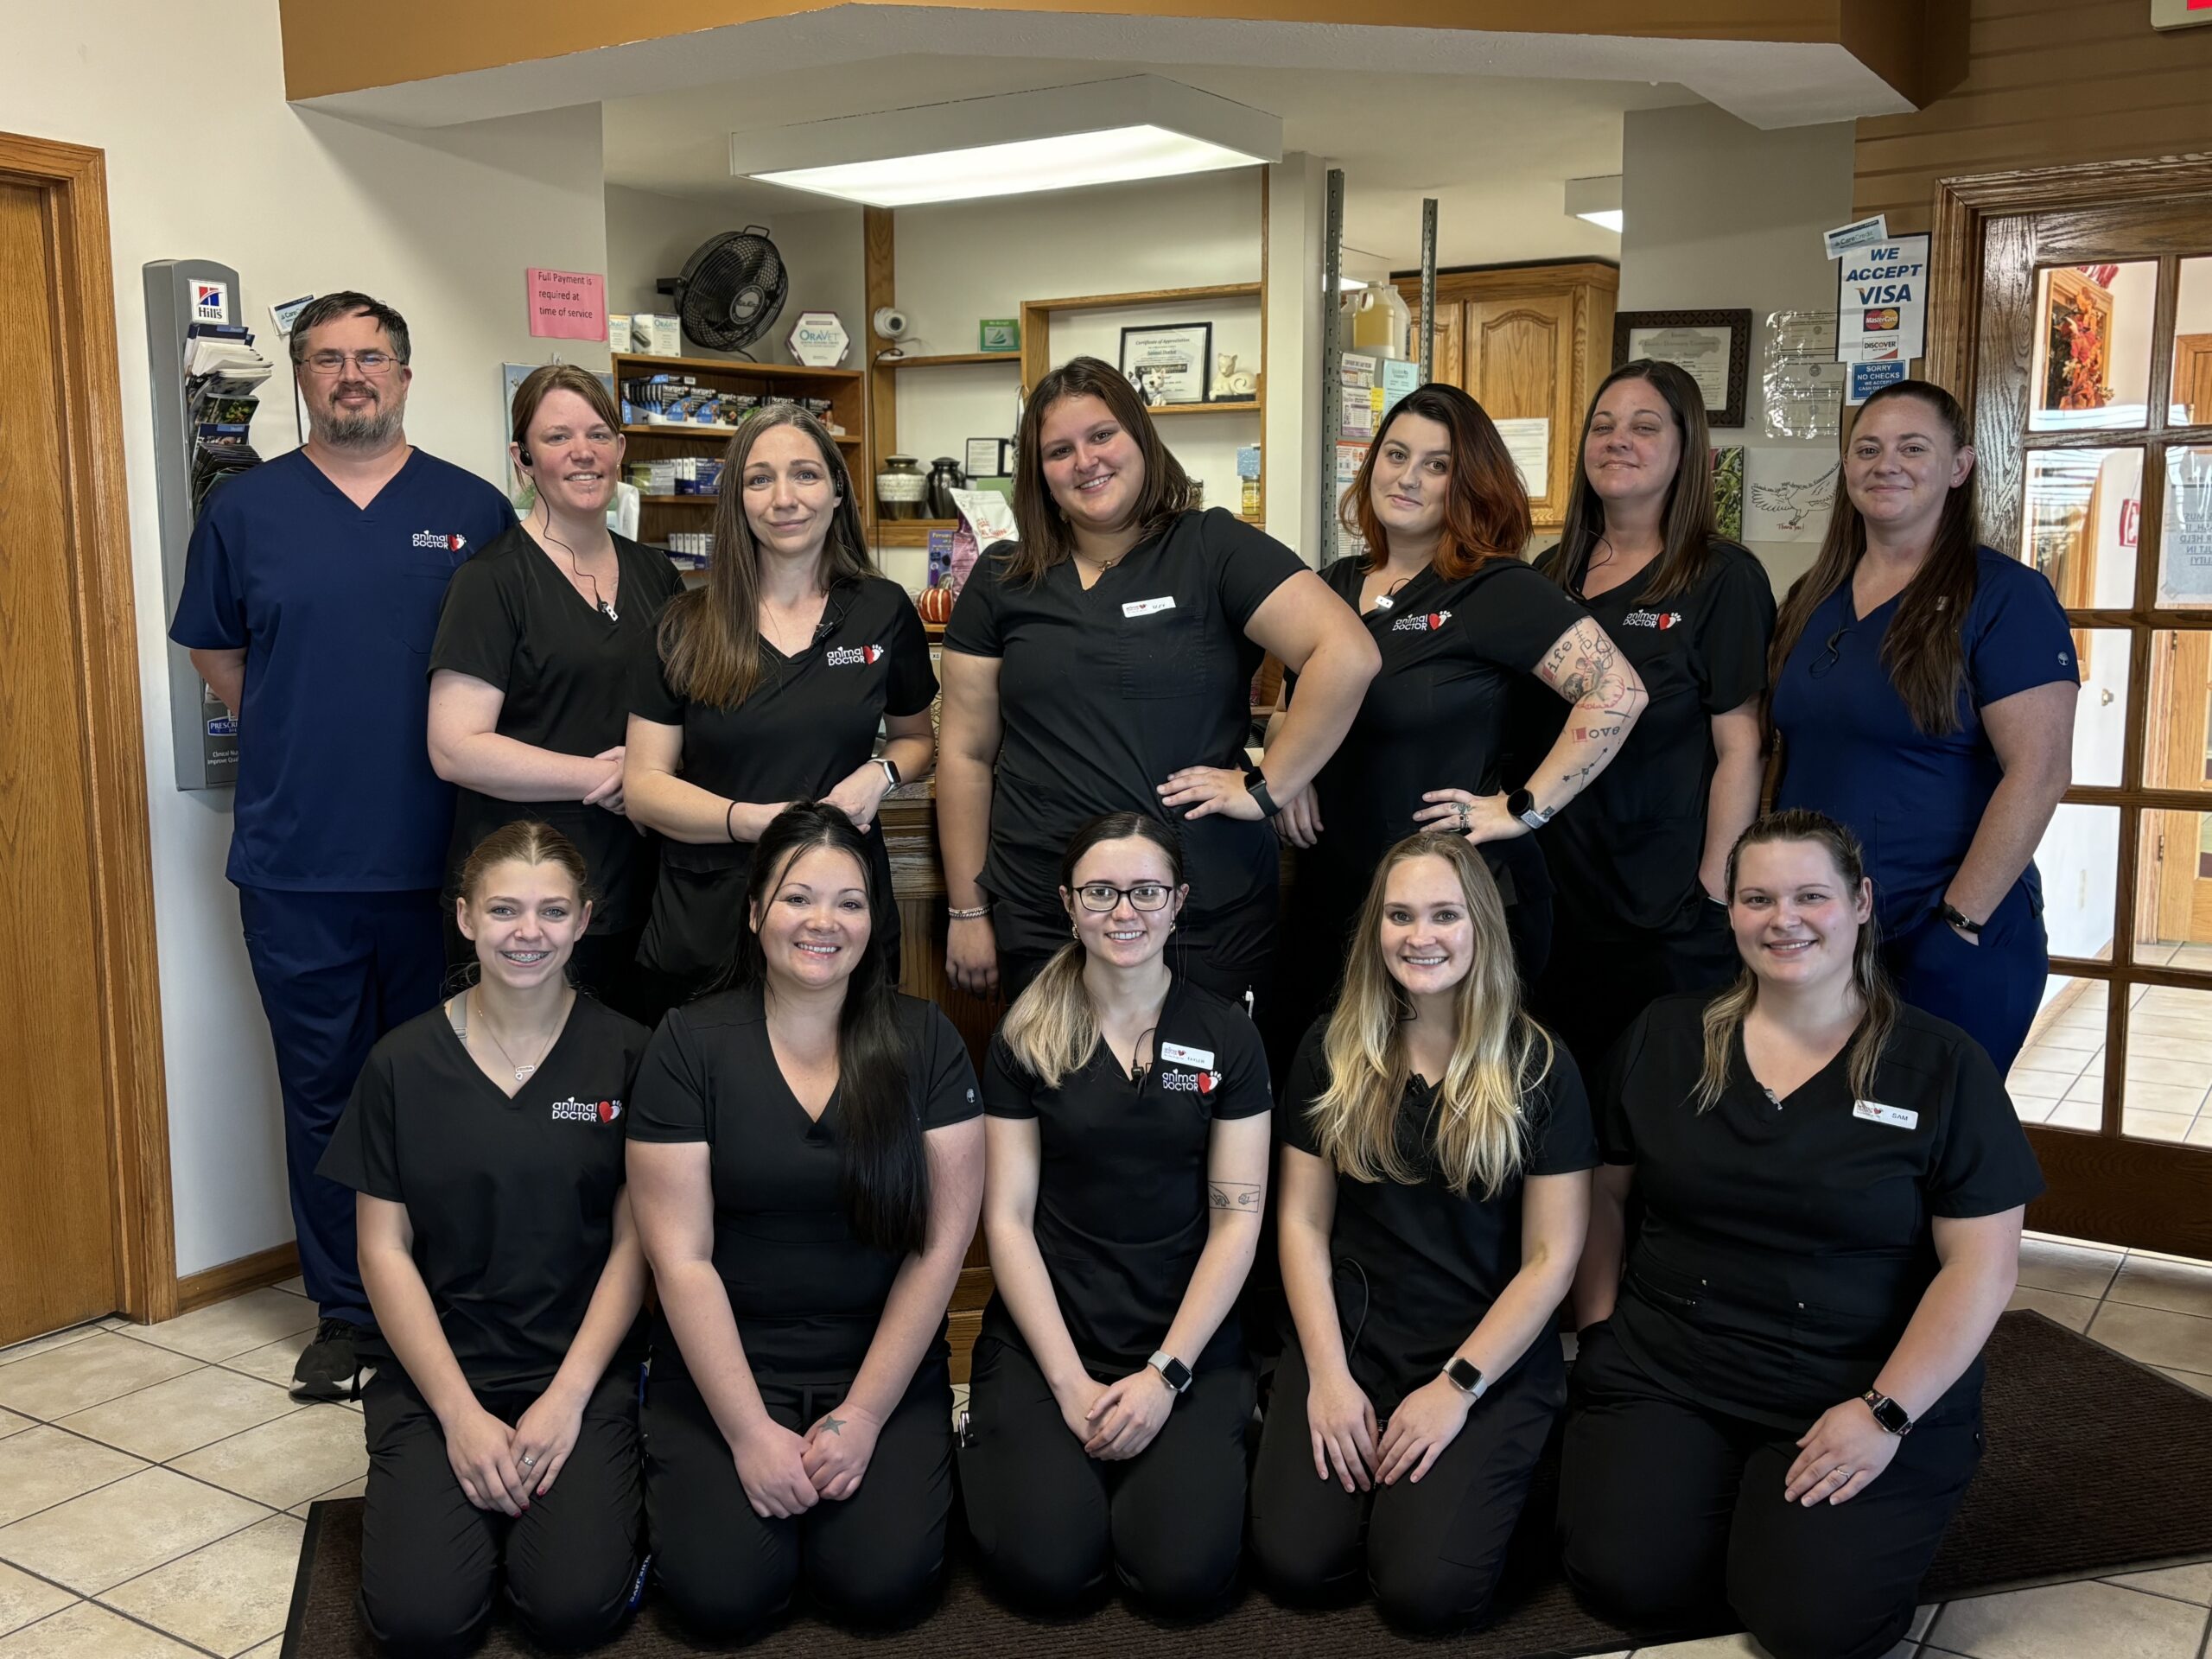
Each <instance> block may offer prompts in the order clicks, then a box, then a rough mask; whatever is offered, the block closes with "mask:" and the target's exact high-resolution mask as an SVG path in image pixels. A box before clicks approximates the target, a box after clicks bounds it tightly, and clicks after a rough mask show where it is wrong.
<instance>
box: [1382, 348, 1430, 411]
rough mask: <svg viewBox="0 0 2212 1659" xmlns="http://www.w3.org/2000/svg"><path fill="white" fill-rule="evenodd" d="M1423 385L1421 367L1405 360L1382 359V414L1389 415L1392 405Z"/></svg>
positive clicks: (1395, 358) (1394, 358)
mask: <svg viewBox="0 0 2212 1659" xmlns="http://www.w3.org/2000/svg"><path fill="white" fill-rule="evenodd" d="M1420 385H1421V365H1420V364H1418V363H1412V362H1408V361H1407V360H1406V359H1403V358H1397V357H1386V358H1384V359H1383V413H1384V414H1386V415H1387V414H1389V411H1390V405H1391V404H1395V403H1396V402H1397V401H1398V399H1399V398H1401V397H1404V396H1405V395H1406V394H1407V393H1408V392H1409V391H1414V390H1415V389H1417V388H1418V387H1419V386H1420Z"/></svg>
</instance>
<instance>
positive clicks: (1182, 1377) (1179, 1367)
mask: <svg viewBox="0 0 2212 1659" xmlns="http://www.w3.org/2000/svg"><path fill="white" fill-rule="evenodd" d="M1145 1363H1147V1364H1148V1365H1150V1366H1151V1367H1152V1369H1153V1370H1155V1371H1158V1372H1159V1373H1160V1381H1161V1382H1163V1383H1166V1385H1167V1391H1168V1393H1170V1394H1178V1395H1179V1394H1181V1393H1182V1392H1183V1390H1184V1389H1187V1388H1189V1387H1190V1386H1191V1368H1190V1367H1189V1366H1187V1365H1185V1363H1183V1362H1182V1361H1181V1360H1179V1359H1178V1358H1176V1357H1175V1356H1174V1355H1173V1354H1171V1353H1169V1352H1168V1351H1166V1349H1165V1348H1163V1349H1161V1350H1160V1351H1159V1352H1158V1353H1156V1354H1154V1356H1153V1357H1151V1358H1150V1359H1148V1360H1147V1361H1146V1362H1145Z"/></svg>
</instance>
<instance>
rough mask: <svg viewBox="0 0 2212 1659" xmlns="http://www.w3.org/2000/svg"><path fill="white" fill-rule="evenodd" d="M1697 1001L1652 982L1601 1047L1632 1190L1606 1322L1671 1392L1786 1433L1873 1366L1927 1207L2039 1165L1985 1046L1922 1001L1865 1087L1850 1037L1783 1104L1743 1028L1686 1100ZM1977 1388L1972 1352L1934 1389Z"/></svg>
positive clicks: (2027, 1196)
mask: <svg viewBox="0 0 2212 1659" xmlns="http://www.w3.org/2000/svg"><path fill="white" fill-rule="evenodd" d="M1705 1006H1706V999H1705V998H1703V997H1699V996H1669V997H1662V998H1661V999H1660V1000H1659V1001H1656V1002H1654V1003H1653V1004H1652V1005H1651V1006H1650V1007H1649V1008H1648V1009H1646V1010H1645V1011H1644V1012H1643V1014H1641V1015H1639V1016H1638V1017H1637V1020H1636V1022H1635V1023H1634V1024H1633V1025H1631V1026H1630V1027H1629V1029H1628V1032H1627V1033H1626V1034H1625V1035H1624V1037H1623V1038H1622V1039H1621V1042H1620V1046H1619V1047H1618V1048H1617V1049H1616V1050H1615V1051H1614V1052H1613V1058H1612V1061H1611V1070H1610V1075H1609V1077H1608V1079H1607V1084H1606V1089H1605V1104H1604V1109H1603V1112H1602V1115H1601V1121H1600V1123H1599V1137H1600V1139H1601V1140H1602V1141H1603V1143H1604V1147H1605V1161H1606V1162H1608V1163H1614V1164H1632V1165H1634V1166H1635V1168H1636V1190H1637V1193H1638V1194H1639V1195H1640V1196H1641V1198H1642V1199H1643V1230H1642V1231H1641V1232H1640V1233H1639V1234H1638V1236H1637V1241H1636V1244H1635V1247H1634V1249H1632V1251H1631V1252H1630V1256H1629V1262H1628V1273H1627V1276H1626V1278H1625V1280H1624V1282H1623V1284H1622V1286H1621V1294H1620V1300H1619V1303H1618V1306H1617V1307H1616V1308H1615V1311H1614V1313H1613V1317H1612V1322H1611V1323H1612V1328H1613V1333H1614V1334H1615V1335H1616V1336H1618V1338H1620V1343H1621V1346H1622V1347H1623V1348H1624V1349H1625V1350H1626V1351H1627V1352H1628V1354H1629V1356H1630V1357H1631V1358H1632V1359H1634V1360H1635V1361H1636V1362H1637V1363H1638V1364H1639V1365H1641V1366H1643V1369H1644V1370H1646V1371H1647V1372H1649V1374H1650V1375H1651V1376H1652V1377H1653V1378H1654V1379H1655V1380H1656V1381H1657V1382H1659V1383H1662V1385H1664V1386H1665V1387H1667V1388H1669V1389H1673V1390H1675V1392H1676V1393H1679V1394H1680V1395H1682V1396H1683V1397H1684V1398H1686V1399H1688V1400H1691V1401H1693V1402H1696V1403H1698V1404H1700V1405H1702V1406H1706V1407H1709V1408H1713V1409H1714V1410H1717V1411H1722V1412H1726V1413H1729V1414H1732V1415H1734V1416H1738V1417H1743V1418H1747V1419H1749V1420H1751V1421H1754V1422H1759V1423H1765V1424H1768V1425H1770V1426H1772V1427H1776V1428H1779V1429H1783V1430H1785V1431H1787V1432H1789V1433H1799V1432H1802V1430H1803V1429H1804V1428H1805V1427H1807V1426H1808V1424H1810V1423H1811V1422H1812V1421H1813V1420H1814V1419H1815V1418H1816V1417H1818V1416H1819V1415H1820V1414H1821V1413H1822V1412H1824V1411H1826V1410H1827V1408H1829V1407H1831V1406H1834V1405H1835V1404H1837V1403H1838V1402H1841V1401H1845V1400H1850V1399H1853V1398H1856V1397H1857V1396H1858V1395H1861V1394H1863V1393H1865V1392H1866V1390H1867V1389H1870V1388H1872V1386H1873V1383H1874V1378H1875V1376H1876V1374H1877V1373H1878V1372H1879V1371H1880V1370H1881V1369H1882V1366H1883V1365H1884V1363H1886V1362H1887V1360H1888V1359H1889V1357H1890V1353H1891V1350H1892V1349H1894V1348H1895V1347H1896V1346H1897V1338H1900V1337H1901V1336H1903V1335H1904V1328H1905V1325H1907V1324H1908V1323H1909V1322H1910V1320H1911V1319H1912V1316H1913V1313H1914V1312H1915V1311H1916V1309H1917V1308H1918V1307H1919V1306H1920V1299H1921V1297H1922V1296H1923V1294H1925V1293H1926V1291H1927V1289H1928V1287H1929V1283H1930V1281H1933V1280H1934V1278H1935V1277H1936V1266H1937V1263H1936V1247H1935V1237H1934V1230H1933V1226H1932V1222H1933V1218H1934V1217H1937V1216H1948V1217H1973V1216H1990V1215H1997V1214H1999V1213H2001V1212H2002V1211H2006V1210H2010V1209H2012V1208H2013V1207H2014V1206H2015V1205H2024V1204H2026V1203H2027V1202H2029V1200H2031V1199H2032V1198H2035V1197H2036V1196H2037V1194H2038V1193H2040V1192H2042V1191H2043V1175H2042V1173H2041V1172H2040V1171H2038V1170H2037V1167H2036V1160H2035V1154H2034V1153H2032V1152H2031V1151H2030V1150H2029V1147H2028V1139H2027V1135H2025V1133H2024V1132H2023V1131H2022V1129H2021V1128H2020V1122H2019V1119H2018V1116H2016V1115H2015V1114H2014V1112H2013V1109H2012V1102H2011V1101H2010V1100H2009V1099H2008V1098H2007V1097H2006V1096H2005V1085H2004V1084H2003V1083H2002V1082H2001V1081H2000V1080H1999V1077H1998V1075H1997V1069H1996V1067H1995V1066H1993V1065H1991V1064H1990V1061H1989V1057H1988V1056H1987V1055H1986V1054H1985V1053H1983V1052H1982V1051H1981V1048H1980V1046H1979V1045H1978V1044H1976V1043H1975V1042H1974V1039H1972V1038H1971V1037H1968V1036H1967V1034H1966V1033H1964V1032H1962V1031H1961V1030H1960V1029H1959V1028H1958V1027H1956V1026H1953V1025H1948V1024H1946V1023H1945V1022H1944V1021H1942V1020H1938V1019H1936V1018H1935V1017H1934V1016H1932V1015H1930V1014H1923V1013H1921V1012H1920V1011H1919V1010H1918V1009H1917V1008H1911V1007H1900V1008H1899V1009H1898V1010H1897V1024H1896V1026H1895V1027H1893V1028H1892V1030H1891V1033H1890V1038H1889V1041H1888V1042H1887V1043H1886V1044H1885V1046H1884V1052H1883V1055H1882V1060H1881V1065H1880V1066H1879V1067H1878V1070H1877V1071H1876V1072H1875V1080H1874V1088H1873V1091H1872V1098H1871V1099H1866V1100H1860V1099H1858V1098H1856V1097H1855V1096H1853V1093H1852V1090H1851V1083H1850V1065H1851V1049H1850V1046H1849V1045H1846V1046H1845V1047H1844V1049H1843V1051H1842V1052H1840V1053H1839V1054H1838V1055H1837V1056H1836V1057H1835V1058H1834V1060H1832V1061H1830V1062H1829V1063H1828V1065H1827V1066H1826V1067H1825V1068H1824V1069H1823V1070H1822V1071H1820V1072H1819V1073H1818V1074H1817V1075H1815V1077H1812V1078H1811V1079H1810V1080H1809V1081H1808V1082H1807V1083H1806V1084H1803V1085H1802V1087H1801V1088H1799V1089H1798V1090H1796V1091H1795V1092H1794V1093H1792V1094H1790V1095H1789V1096H1787V1097H1786V1098H1785V1099H1784V1100H1783V1102H1782V1103H1780V1104H1779V1105H1777V1103H1775V1102H1774V1101H1773V1100H1771V1099H1770V1098H1769V1097H1768V1096H1767V1093H1766V1091H1765V1090H1764V1089H1763V1088H1761V1087H1760V1085H1759V1084H1758V1082H1757V1081H1756V1080H1755V1079H1754V1078H1753V1077H1752V1076H1751V1069H1750V1067H1749V1066H1748V1065H1746V1064H1745V1059H1744V1046H1743V1039H1742V1036H1741V1034H1740V1033H1738V1038H1737V1041H1736V1045H1735V1049H1734V1053H1733V1057H1732V1061H1731V1064H1730V1067H1729V1079H1728V1086H1727V1089H1726V1092H1724V1093H1723V1094H1722V1096H1721V1097H1720V1099H1719V1102H1718V1103H1716V1104H1715V1105H1714V1106H1713V1109H1711V1110H1710V1111H1706V1112H1700V1111H1699V1110H1698V1109H1697V1106H1696V1103H1694V1100H1693V1099H1692V1098H1691V1096H1692V1094H1693V1093H1694V1090H1695V1089H1696V1087H1697V1080H1698V1076H1699V1071H1700V1067H1701V1065H1702V1064H1703V1057H1704V1047H1705V1029H1704V1014H1705ZM1980 1391H1981V1361H1980V1358H1979V1357H1977V1358H1976V1359H1975V1361H1974V1363H1973V1364H1972V1365H1971V1366H1969V1367H1968V1368H1967V1370H1966V1372H1965V1374H1964V1375H1963V1376H1961V1377H1960V1379H1959V1381H1958V1382H1957V1383H1955V1385H1954V1386H1953V1387H1952V1389H1951V1390H1950V1392H1949V1393H1948V1394H1947V1395H1944V1397H1943V1399H1942V1401H1941V1402H1938V1403H1939V1405H1940V1406H1943V1407H1948V1408H1961V1409H1966V1410H1972V1409H1974V1408H1975V1407H1976V1406H1977V1405H1978V1403H1979V1401H1980Z"/></svg>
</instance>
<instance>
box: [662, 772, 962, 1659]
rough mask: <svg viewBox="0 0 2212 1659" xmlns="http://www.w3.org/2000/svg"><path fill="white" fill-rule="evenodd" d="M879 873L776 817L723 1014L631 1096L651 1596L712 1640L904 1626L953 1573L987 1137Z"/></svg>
mask: <svg viewBox="0 0 2212 1659" xmlns="http://www.w3.org/2000/svg"><path fill="white" fill-rule="evenodd" d="M873 868H874V861H873V860H872V858H871V857H870V855H869V849H868V840H867V839H866V838H864V837H863V836H861V832H860V831H859V830H858V829H855V828H854V827H853V824H852V822H851V820H850V819H849V818H848V817H846V816H845V815H844V814H843V813H842V812H841V811H840V810H837V809H836V807H834V806H830V805H821V804H812V803H801V804H798V805H796V806H791V807H789V808H786V809H785V810H784V811H783V812H782V813H780V814H779V815H778V816H777V817H776V818H775V819H774V820H773V821H772V823H769V824H768V825H767V826H766V829H764V831H763V832H762V834H761V836H760V846H759V849H758V852H757V854H756V855H755V856H754V859H753V880H752V891H751V893H750V894H749V895H748V898H747V932H746V935H745V938H744V941H743V944H742V950H743V956H742V957H741V964H740V973H741V977H740V982H739V986H738V988H736V989H734V990H730V991H728V992H724V993H721V994H720V995H713V996H709V997H705V998H702V1000H700V1001H696V1002H694V1003H692V1004H690V1005H689V1006H688V1007H681V1008H677V1009H676V1010H675V1011H673V1012H672V1013H671V1014H669V1016H668V1017H667V1019H666V1020H663V1021H662V1023H661V1027H660V1029H659V1030H658V1032H656V1033H654V1035H653V1040H652V1047H651V1048H650V1049H649V1050H648V1051H647V1052H646V1055H645V1064H644V1066H643V1068H642V1069H641V1071H639V1078H638V1099H637V1102H636V1109H635V1110H634V1111H633V1112H632V1114H631V1117H630V1173H631V1179H632V1183H633V1185H634V1187H635V1190H636V1193H637V1207H638V1225H639V1232H640V1234H641V1235H642V1236H643V1237H644V1240H645V1250H646V1254H647V1255H648V1256H649V1257H650V1258H651V1260H652V1268H653V1278H654V1281H655V1283H656V1284H657V1286H658V1288H659V1292H660V1312H661V1322H660V1325H659V1326H658V1328H657V1329H656V1331H655V1332H654V1338H653V1358H652V1376H651V1378H650V1380H649V1382H648V1383H647V1386H646V1397H645V1452H646V1466H645V1497H646V1507H647V1510H648V1512H649V1514H650V1516H651V1517H652V1533H653V1539H654V1551H655V1555H654V1560H655V1562H656V1570H657V1573H658V1578H659V1580H660V1584H661V1587H662V1588H663V1589H664V1591H665V1592H667V1594H668V1598H669V1600H670V1601H671V1604H673V1605H674V1606H675V1608H676V1610H677V1612H678V1613H679V1614H681V1615H682V1616H683V1618H684V1619H685V1620H686V1621H687V1622H689V1623H690V1624H692V1625H693V1626H694V1627H695V1628H696V1629H698V1630H700V1631H702V1633H705V1634H709V1635H712V1636H714V1637H720V1638H727V1637H735V1636H740V1635H742V1634H744V1633H746V1632H748V1631H751V1630H755V1629H757V1628H758V1627H760V1625H762V1624H765V1623H766V1622H767V1621H768V1620H769V1619H771V1618H774V1617H775V1616H776V1615H777V1614H778V1613H779V1612H780V1611H782V1610H783V1609H784V1607H785V1605H787V1604H788V1603H789V1602H790V1600H791V1596H792V1592H793V1591H794V1590H795V1589H797V1588H798V1586H800V1585H802V1584H804V1586H805V1587H806V1588H807V1590H808V1591H809V1592H810V1593H811V1595H812V1597H813V1599H814V1602H815V1605H817V1607H819V1608H820V1609H821V1610H822V1611H824V1612H825V1613H827V1614H829V1616H831V1617H833V1618H842V1619H846V1620H849V1621H853V1622H857V1623H867V1624H881V1623H887V1622H894V1621H897V1620H899V1619H903V1618H908V1617H911V1616H912V1614H914V1613H916V1612H918V1611H920V1610H921V1608H922V1607H923V1605H925V1602H926V1600H927V1599H928V1597H929V1595H930V1593H931V1591H932V1589H933V1588H934V1587H935V1586H936V1583H937V1581H938V1574H939V1573H940V1570H941V1569H942V1567H943V1566H944V1529H945V1522H946V1520H947V1518H948V1517H949V1516H950V1513H951V1510H952V1388H951V1383H950V1380H949V1377H948V1375H947V1371H946V1363H947V1353H946V1349H945V1342H944V1310H945V1306H946V1304H947V1303H948V1302H950V1300H951V1297H952V1287H953V1282H954V1281H955V1280H956V1279H957V1278H958V1276H959V1274H960V1262H961V1258H962V1256H963V1255H965V1254H966V1252H967V1249H968V1243H969V1239H970V1238H972V1237H973V1236H975V1231H976V1205H977V1203H978V1202H979V1199H980V1197H981V1194H982V1176H983V1133H982V1125H981V1124H980V1123H978V1122H976V1121H975V1120H976V1116H977V1114H978V1111H979V1108H978V1107H977V1105H976V1074H975V1071H974V1069H973V1067H971V1066H970V1065H969V1062H968V1055H967V1051H966V1050H965V1049H964V1048H963V1047H962V1046H961V1042H960V1038H959V1036H958V1034H957V1033H955V1032H954V1030H953V1029H952V1026H951V1023H950V1021H949V1020H946V1019H945V1017H944V1014H942V1013H940V1012H939V1011H938V1008H937V1007H936V1006H935V1005H934V1004H931V1003H928V1002H924V1001H919V1000H918V999H917V998H914V997H911V996H902V995H899V993H898V991H897V990H896V989H894V988H893V982H894V979H895V976H896V973H897V969H896V967H895V965H894V963H893V961H892V959H891V958H890V957H889V955H888V953H887V950H886V949H885V942H884V937H883V931H882V929H881V928H880V926H879V925H876V924H875V920H874V918H875V916H877V915H880V913H881V912H884V911H887V910H888V909H889V908H890V906H891V895H890V894H889V893H887V891H885V890H884V889H883V888H882V887H880V886H879V885H878V884H877V881H876V879H875V877H874V874H873Z"/></svg>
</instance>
